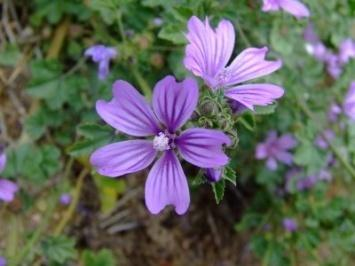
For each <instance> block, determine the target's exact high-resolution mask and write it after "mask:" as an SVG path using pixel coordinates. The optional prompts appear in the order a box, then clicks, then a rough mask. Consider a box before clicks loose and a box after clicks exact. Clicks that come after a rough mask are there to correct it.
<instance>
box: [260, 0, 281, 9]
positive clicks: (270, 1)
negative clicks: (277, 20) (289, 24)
mask: <svg viewBox="0 0 355 266" xmlns="http://www.w3.org/2000/svg"><path fill="white" fill-rule="evenodd" d="M279 9H280V6H279V3H278V0H263V7H262V11H264V12H269V11H277V10H279Z"/></svg>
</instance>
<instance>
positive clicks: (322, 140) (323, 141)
mask: <svg viewBox="0 0 355 266" xmlns="http://www.w3.org/2000/svg"><path fill="white" fill-rule="evenodd" d="M334 138H335V133H334V131H333V130H331V129H326V130H325V131H324V134H320V135H318V136H317V138H316V139H315V141H314V144H315V145H316V146H317V147H318V148H320V149H322V150H325V149H327V148H328V146H329V145H328V141H332V140H333V139H334Z"/></svg>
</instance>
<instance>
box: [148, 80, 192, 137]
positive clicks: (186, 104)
mask: <svg viewBox="0 0 355 266" xmlns="http://www.w3.org/2000/svg"><path fill="white" fill-rule="evenodd" d="M197 101H198V85H197V82H196V80H194V79H192V78H187V79H185V80H184V81H182V82H180V83H178V82H176V81H175V78H174V77H173V76H167V77H165V78H164V79H162V80H161V81H159V82H158V83H157V84H156V85H155V88H154V92H153V109H154V112H155V114H156V115H157V117H158V119H159V120H160V121H161V122H162V123H163V124H164V125H165V126H166V127H167V128H168V130H169V131H170V133H174V132H175V130H176V129H178V128H180V127H181V126H182V125H183V124H184V123H185V122H186V121H187V120H188V119H189V118H190V116H191V115H192V113H193V111H194V110H195V108H196V106H197Z"/></svg>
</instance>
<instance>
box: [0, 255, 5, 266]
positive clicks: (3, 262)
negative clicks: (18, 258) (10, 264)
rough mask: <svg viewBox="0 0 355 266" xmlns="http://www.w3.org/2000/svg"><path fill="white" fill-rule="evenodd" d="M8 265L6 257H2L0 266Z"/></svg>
mask: <svg viewBox="0 0 355 266" xmlns="http://www.w3.org/2000/svg"><path fill="white" fill-rule="evenodd" d="M6 265H7V261H6V259H5V258H4V257H2V256H0V266H6Z"/></svg>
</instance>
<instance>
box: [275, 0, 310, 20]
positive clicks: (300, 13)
mask: <svg viewBox="0 0 355 266" xmlns="http://www.w3.org/2000/svg"><path fill="white" fill-rule="evenodd" d="M280 6H281V8H282V9H284V10H285V11H286V12H288V13H290V14H291V15H294V16H295V17H297V18H303V17H309V16H310V13H309V10H308V8H307V7H306V6H305V5H304V4H302V3H301V2H299V1H298V0H280Z"/></svg>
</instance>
